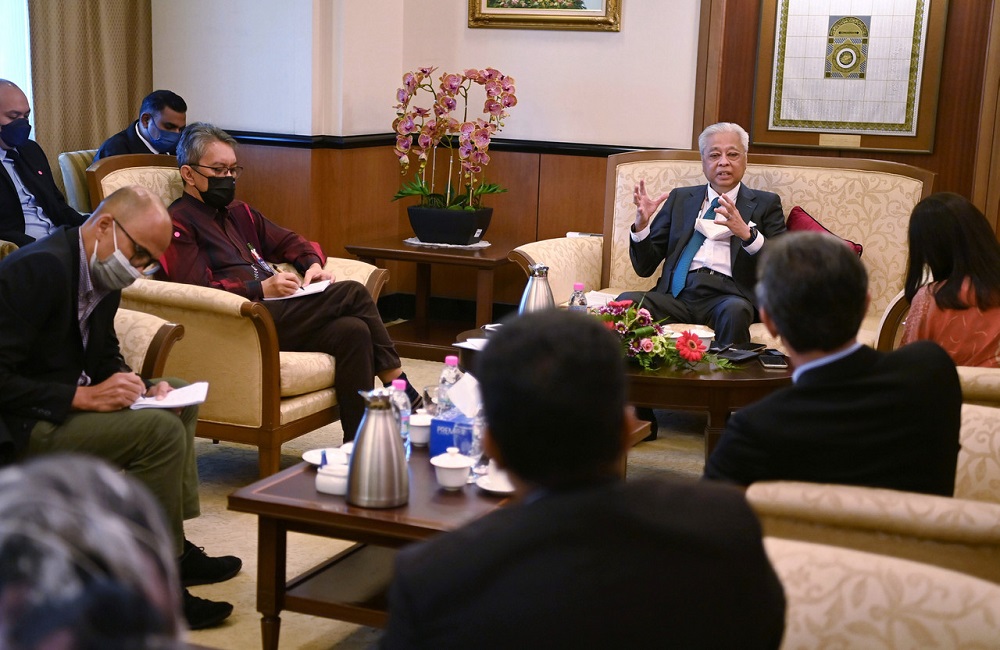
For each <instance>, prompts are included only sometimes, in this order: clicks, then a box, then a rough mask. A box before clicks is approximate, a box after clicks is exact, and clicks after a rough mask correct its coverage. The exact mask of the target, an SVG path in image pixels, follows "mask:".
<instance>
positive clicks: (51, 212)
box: [0, 79, 84, 246]
mask: <svg viewBox="0 0 1000 650" xmlns="http://www.w3.org/2000/svg"><path fill="white" fill-rule="evenodd" d="M30 113H31V107H30V106H28V98H27V97H25V95H24V92H22V91H21V89H20V88H18V87H17V86H16V85H15V84H13V83H12V82H10V81H7V80H6V79H0V162H2V163H3V164H2V167H3V171H4V173H2V174H0V239H6V240H7V241H11V242H14V243H15V244H17V245H18V246H24V245H25V244H30V243H31V242H33V241H35V240H36V239H41V238H42V237H46V236H48V235H49V234H51V233H53V232H55V230H56V229H57V228H59V226H79V225H81V224H82V223H83V219H84V217H83V215H81V214H80V213H79V212H77V211H76V210H74V209H73V208H71V207H69V205H68V204H67V203H66V199H65V197H63V195H62V193H61V192H60V191H59V188H57V187H56V183H55V180H53V178H52V169H51V168H50V167H49V161H48V159H47V158H46V157H45V152H44V151H42V148H41V147H39V146H38V143H37V142H35V141H34V140H29V139H28V134H29V133H31V124H30V123H29V122H28V115H29V114H30Z"/></svg>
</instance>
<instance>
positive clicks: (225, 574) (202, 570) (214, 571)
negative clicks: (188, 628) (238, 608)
mask: <svg viewBox="0 0 1000 650" xmlns="http://www.w3.org/2000/svg"><path fill="white" fill-rule="evenodd" d="M179 564H180V573H181V584H182V585H184V586H185V587H193V586H194V585H209V584H212V583H215V582H223V581H224V580H229V579H230V578H232V577H233V576H234V575H236V574H237V573H239V572H240V569H241V568H242V567H243V560H241V559H240V558H238V557H236V556H234V555H223V556H222V557H208V555H206V554H205V549H203V548H202V547H200V546H195V545H194V544H192V543H191V542H189V541H187V540H184V554H183V555H181V558H180V562H179ZM230 609H232V608H231V607H230ZM227 616H228V614H227ZM223 618H225V617H223ZM192 629H193V628H192Z"/></svg>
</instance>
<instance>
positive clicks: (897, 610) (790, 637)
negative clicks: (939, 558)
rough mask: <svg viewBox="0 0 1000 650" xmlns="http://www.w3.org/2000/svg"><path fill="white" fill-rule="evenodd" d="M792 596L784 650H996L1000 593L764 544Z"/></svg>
mask: <svg viewBox="0 0 1000 650" xmlns="http://www.w3.org/2000/svg"><path fill="white" fill-rule="evenodd" d="M764 548H765V550H766V551H767V555H768V557H769V558H770V560H771V564H772V565H773V566H774V570H775V572H776V573H777V574H778V577H779V579H780V580H781V582H782V585H783V586H784V589H785V599H786V602H787V608H786V613H785V635H784V638H783V639H782V642H781V647H782V648H992V647H996V645H997V639H1000V586H998V585H997V584H995V583H991V582H987V581H985V580H980V579H977V578H975V577H972V576H969V575H966V574H963V573H959V572H955V571H950V570H947V569H942V568H940V567H936V566H931V565H927V564H922V563H919V562H913V561H910V560H906V559H900V558H890V557H885V556H880V555H873V554H871V553H866V552H864V551H858V550H853V549H846V548H841V547H837V546H828V545H824V544H814V543H809V542H800V541H792V540H787V539H775V538H765V540H764Z"/></svg>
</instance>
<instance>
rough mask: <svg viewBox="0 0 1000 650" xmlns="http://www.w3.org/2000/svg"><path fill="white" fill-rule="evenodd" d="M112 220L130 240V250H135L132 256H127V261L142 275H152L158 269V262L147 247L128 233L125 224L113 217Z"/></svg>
mask: <svg viewBox="0 0 1000 650" xmlns="http://www.w3.org/2000/svg"><path fill="white" fill-rule="evenodd" d="M114 222H115V225H116V226H118V229H119V230H121V231H122V232H123V233H125V236H126V237H128V240H129V241H130V242H132V250H134V251H135V252H134V253H133V254H132V257H130V258H128V263H129V264H131V265H132V266H134V267H135V268H137V269H139V272H140V273H142V274H143V275H153V274H154V273H156V272H157V271H159V270H160V263H159V262H157V261H156V258H155V257H153V254H152V253H150V252H149V249H147V248H146V247H145V246H143V245H142V244H140V243H139V242H137V241H136V240H135V237H133V236H132V235H130V234H128V231H127V230H125V226H123V225H122V224H121V222H120V221H118V220H117V219H115V220H114Z"/></svg>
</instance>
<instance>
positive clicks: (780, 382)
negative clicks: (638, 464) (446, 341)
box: [457, 329, 792, 462]
mask: <svg viewBox="0 0 1000 650" xmlns="http://www.w3.org/2000/svg"><path fill="white" fill-rule="evenodd" d="M483 336H484V334H483V330H482V329H475V330H468V331H465V332H462V333H460V334H459V335H458V337H457V342H461V341H466V340H468V339H471V338H482V337H483ZM475 356H476V352H475V351H474V350H470V349H468V348H458V358H459V365H460V366H461V367H462V368H465V369H468V368H471V367H472V364H473V359H474V358H475ZM627 373H628V383H629V401H630V402H631V403H632V404H634V405H635V406H646V407H649V408H656V409H673V410H681V411H703V412H707V413H708V424H707V426H706V427H705V462H708V457H709V456H710V455H711V453H712V450H713V449H715V445H716V443H718V442H719V438H720V437H721V436H722V432H723V431H724V430H725V428H726V420H728V419H729V414H730V413H732V412H733V411H735V410H736V409H739V408H742V407H744V406H749V405H750V404H753V403H754V402H756V401H757V400H759V399H761V398H763V397H766V396H767V395H769V394H771V393H772V392H774V391H776V390H778V389H779V388H783V387H785V386H788V385H790V384H791V383H792V369H791V368H788V369H785V370H765V369H764V367H763V366H761V365H760V363H759V362H758V361H757V360H756V359H752V360H750V361H748V362H746V363H743V364H740V365H737V366H735V368H733V369H732V370H714V371H710V370H702V369H698V370H684V371H678V370H655V371H649V370H642V369H641V368H636V367H629V368H628V370H627Z"/></svg>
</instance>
